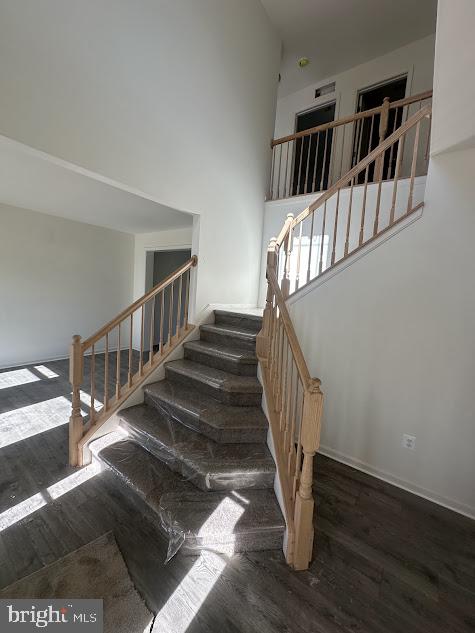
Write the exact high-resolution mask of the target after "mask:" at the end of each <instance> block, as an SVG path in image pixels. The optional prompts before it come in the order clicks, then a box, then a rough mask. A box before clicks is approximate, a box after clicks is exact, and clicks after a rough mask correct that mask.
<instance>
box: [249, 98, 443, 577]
mask: <svg viewBox="0 0 475 633" xmlns="http://www.w3.org/2000/svg"><path fill="white" fill-rule="evenodd" d="M431 113H432V107H431V105H426V106H424V107H421V108H420V109H419V110H418V111H417V112H416V113H415V114H413V115H412V116H411V117H409V118H408V119H407V120H406V121H405V122H404V123H402V124H401V125H400V126H399V127H398V128H397V129H396V130H394V131H393V133H392V134H390V135H389V136H388V137H387V138H386V139H384V140H383V141H382V142H381V143H380V144H379V145H378V147H376V148H375V149H374V150H372V151H371V152H369V153H368V154H367V155H366V156H365V157H364V158H362V159H361V160H360V161H359V162H358V163H357V164H356V165H355V166H354V167H352V168H351V169H350V170H349V171H348V172H347V173H346V174H345V175H344V176H343V177H341V178H340V179H339V180H338V181H337V182H336V183H335V184H334V185H333V186H332V187H330V188H329V189H328V190H327V191H326V192H325V193H323V194H322V195H321V196H320V197H319V198H317V200H316V201H315V202H314V203H312V204H311V205H310V206H308V207H307V208H306V209H304V210H303V211H302V212H301V213H300V214H299V215H298V216H297V217H296V218H294V217H293V215H291V214H289V215H288V216H287V220H286V222H285V224H284V226H283V227H282V230H281V232H280V234H279V236H278V237H277V238H272V240H271V241H270V244H269V247H268V250H267V268H266V276H267V296H266V306H265V309H264V318H263V325H262V330H261V332H260V333H259V335H258V337H257V355H258V358H259V361H260V363H261V370H262V382H263V386H264V394H265V398H266V405H267V410H268V417H269V421H270V427H271V433H272V439H273V445H274V451H275V459H276V464H277V473H278V477H279V482H280V487H281V491H282V498H283V509H284V514H285V519H286V524H287V544H286V549H285V554H286V559H287V562H288V563H289V564H291V565H292V566H293V567H294V568H295V569H306V568H307V567H308V565H309V562H310V559H311V556H312V548H313V508H314V501H313V495H312V481H313V458H314V455H315V453H316V451H317V450H318V448H319V442H320V430H321V421H322V412H323V394H322V392H321V389H320V381H319V380H318V379H317V378H312V377H311V376H310V373H309V370H308V367H307V364H306V362H305V358H304V355H303V353H302V350H301V348H300V345H299V342H298V338H297V336H296V333H295V330H294V327H293V324H292V321H291V319H290V316H289V312H288V310H287V306H286V300H287V299H288V297H289V296H290V294H292V293H295V292H296V291H297V290H299V289H300V288H302V287H303V286H304V285H307V284H308V283H310V281H312V279H314V278H315V277H316V276H319V275H321V274H323V273H324V272H325V271H326V270H328V269H329V268H330V267H332V266H334V265H336V264H337V263H339V262H341V261H342V260H344V259H346V258H347V257H349V256H350V255H352V254H353V253H355V252H356V251H357V250H359V249H360V248H362V247H363V246H365V245H367V244H368V243H369V242H371V241H372V240H374V239H375V238H377V237H378V236H380V235H381V234H383V233H384V232H385V231H387V230H388V229H390V228H391V227H393V226H395V225H396V224H398V223H399V222H401V221H402V220H404V219H405V218H407V217H408V216H410V215H411V214H412V213H414V212H415V211H416V210H417V209H419V208H421V206H422V205H423V202H420V203H417V204H414V186H415V179H416V174H417V169H418V154H419V151H420V146H421V138H423V134H422V125H423V124H424V122H426V121H427V122H428V123H427V126H426V127H427V129H426V130H425V132H426V138H425V139H424V142H423V146H424V147H425V154H424V157H423V158H424V161H427V160H428V152H429V138H430V119H431ZM407 149H409V150H410V151H409V156H410V160H409V162H408V164H407V167H408V169H409V178H408V180H407V182H405V190H404V191H403V192H402V193H403V199H401V196H399V197H398V186H400V180H401V175H402V173H403V166H404V156H405V151H406V150H407ZM393 155H394V157H395V159H394V160H395V163H394V173H393V174H392V178H391V180H390V182H389V183H385V191H384V192H383V175H384V173H388V172H387V164H388V161H389V162H390V161H391V160H392V158H391V159H389V158H388V157H392V156H393ZM370 172H371V174H372V176H373V177H374V184H373V185H371V186H372V188H373V189H372V191H370V189H369V187H370ZM360 176H362V177H361V184H360V185H359V184H358V183H359V178H360ZM357 186H360V187H361V192H362V195H361V196H360V198H361V204H360V208H359V209H358V210H357V209H355V204H354V198H355V196H354V192H355V188H356V187H357ZM388 187H389V189H388ZM383 193H384V195H383ZM371 197H372V198H373V200H372V203H373V207H372V211H370V208H369V207H370V206H371V205H370V204H369V200H370V198H371ZM384 201H386V202H387V203H388V204H387V205H386V206H387V208H386V209H385V213H386V217H384V218H383V215H384V214H383V213H382V208H383V202H384ZM344 202H346V205H344V204H343V203H344ZM401 208H402V213H401V212H400V209H401ZM305 224H309V227H308V230H307V227H306V226H305ZM304 228H305V231H304ZM304 237H307V242H308V243H307V248H306V252H304V250H305V249H304V248H303V243H304ZM316 238H318V239H316ZM330 244H332V246H331V251H330V248H329V245H330ZM312 248H313V249H314V250H313V253H312ZM330 252H331V256H330Z"/></svg>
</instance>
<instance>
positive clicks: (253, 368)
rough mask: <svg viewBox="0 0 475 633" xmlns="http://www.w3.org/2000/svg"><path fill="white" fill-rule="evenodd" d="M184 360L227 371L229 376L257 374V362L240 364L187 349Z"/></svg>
mask: <svg viewBox="0 0 475 633" xmlns="http://www.w3.org/2000/svg"><path fill="white" fill-rule="evenodd" d="M185 358H188V359H190V360H194V361H195V362H197V363H202V364H203V365H208V367H214V368H215V369H222V370H223V371H228V372H230V373H231V374H236V375H237V376H255V375H256V374H257V362H256V363H252V364H251V363H242V362H239V361H235V360H233V359H230V358H226V357H224V356H215V355H213V354H203V353H202V352H198V351H197V350H194V349H188V348H186V347H185Z"/></svg>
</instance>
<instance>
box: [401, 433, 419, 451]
mask: <svg viewBox="0 0 475 633" xmlns="http://www.w3.org/2000/svg"><path fill="white" fill-rule="evenodd" d="M402 446H403V448H408V449H409V450H411V451H414V450H416V436H415V435H408V434H407V433H404V435H403V436H402Z"/></svg>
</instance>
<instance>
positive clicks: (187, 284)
mask: <svg viewBox="0 0 475 633" xmlns="http://www.w3.org/2000/svg"><path fill="white" fill-rule="evenodd" d="M190 276H191V271H190V270H189V271H188V272H187V273H186V282H185V308H184V310H183V329H184V330H187V329H188V305H189V301H190Z"/></svg>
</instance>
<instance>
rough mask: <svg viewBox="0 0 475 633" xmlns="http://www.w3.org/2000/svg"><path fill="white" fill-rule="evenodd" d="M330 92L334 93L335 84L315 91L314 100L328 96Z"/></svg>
mask: <svg viewBox="0 0 475 633" xmlns="http://www.w3.org/2000/svg"><path fill="white" fill-rule="evenodd" d="M332 92H335V82H332V83H331V84H327V85H326V86H321V87H320V88H317V89H316V90H315V99H318V97H323V95H329V94H331V93H332Z"/></svg>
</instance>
